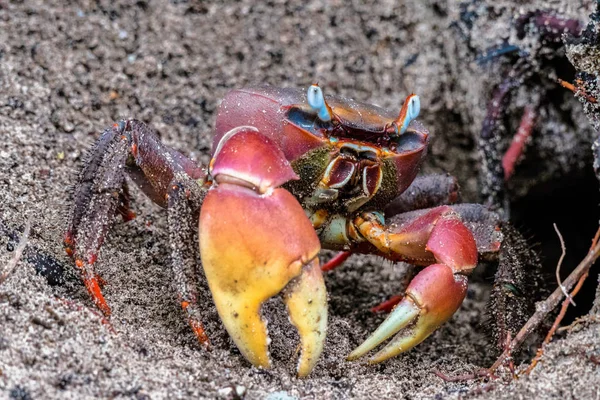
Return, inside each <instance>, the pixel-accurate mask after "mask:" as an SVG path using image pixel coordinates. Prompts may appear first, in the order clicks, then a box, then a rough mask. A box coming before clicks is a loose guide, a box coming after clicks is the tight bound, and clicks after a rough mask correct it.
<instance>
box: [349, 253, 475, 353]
mask: <svg viewBox="0 0 600 400" xmlns="http://www.w3.org/2000/svg"><path fill="white" fill-rule="evenodd" d="M466 293H467V277H466V276H464V275H458V274H454V272H453V271H452V269H451V268H450V267H448V266H447V265H444V264H433V265H430V266H429V267H427V268H425V269H423V270H422V271H421V272H419V273H418V274H417V276H415V277H414V278H413V280H412V281H411V283H410V285H409V286H408V288H407V289H406V296H405V297H404V299H403V300H402V301H401V302H400V303H399V304H398V305H397V306H396V308H394V310H393V311H392V312H391V314H390V315H389V316H388V317H387V319H386V320H385V321H383V323H382V324H381V325H380V326H379V328H377V330H376V331H375V332H373V334H372V335H371V336H370V337H369V338H368V339H367V340H365V342H364V343H363V344H361V345H360V346H359V347H358V348H356V349H355V350H354V351H353V352H352V353H351V354H350V355H349V356H348V360H355V359H357V358H359V357H361V356H363V355H364V354H366V353H367V352H369V351H371V350H372V349H374V348H375V347H377V346H378V345H380V344H381V343H383V341H385V340H386V339H388V338H390V337H391V336H393V335H394V334H396V333H397V332H399V331H401V330H402V329H403V328H407V330H408V332H400V333H398V335H397V336H396V337H395V338H394V339H393V340H392V341H391V342H390V343H389V344H388V345H387V346H386V347H384V348H383V349H382V350H381V351H380V352H378V353H377V354H375V355H374V356H373V357H372V358H371V359H370V360H369V363H372V364H375V363H378V362H382V361H385V360H387V359H388V358H391V357H394V356H396V355H398V354H400V353H402V352H405V351H407V350H409V349H411V348H413V347H414V346H416V345H417V344H419V343H421V342H422V341H423V340H425V338H427V337H428V336H429V335H431V333H433V332H434V331H435V330H436V329H437V328H438V327H439V326H440V325H442V324H443V323H444V322H446V321H447V320H448V319H450V317H451V316H452V315H453V314H454V313H455V312H456V310H458V308H459V307H460V305H461V304H462V301H463V300H464V298H465V295H466Z"/></svg>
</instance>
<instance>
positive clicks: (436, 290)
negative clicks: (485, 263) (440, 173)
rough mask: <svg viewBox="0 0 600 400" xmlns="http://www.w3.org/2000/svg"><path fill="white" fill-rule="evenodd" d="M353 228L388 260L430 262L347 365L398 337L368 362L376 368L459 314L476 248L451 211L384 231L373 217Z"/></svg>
mask: <svg viewBox="0 0 600 400" xmlns="http://www.w3.org/2000/svg"><path fill="white" fill-rule="evenodd" d="M354 225H355V227H356V229H357V230H358V232H359V233H360V235H362V236H363V237H364V238H365V239H366V240H367V241H369V242H370V243H372V244H373V245H375V246H376V247H377V248H378V249H379V250H380V251H381V252H382V253H383V254H384V255H386V256H387V257H388V258H391V259H402V260H405V261H408V262H411V263H414V264H421V265H423V264H425V265H427V264H430V263H432V264H431V265H429V266H428V267H426V268H425V269H423V270H422V271H420V272H419V273H418V274H417V275H416V276H415V277H414V278H413V280H412V281H411V283H410V284H409V285H408V288H407V289H406V293H405V296H404V299H403V300H402V301H401V302H400V303H399V304H398V305H397V306H396V308H395V309H394V310H393V311H392V313H391V314H390V315H389V316H388V318H387V319H386V320H385V321H384V322H383V323H382V324H381V325H380V326H379V328H378V329H377V330H376V331H375V332H374V333H373V334H372V335H371V336H370V337H369V338H368V339H367V340H366V341H365V342H364V343H363V344H362V345H360V346H359V347H358V348H357V349H356V350H354V351H353V352H352V353H351V354H350V355H349V356H348V359H349V360H354V359H357V358H359V357H362V356H363V355H365V354H366V353H367V352H369V351H371V350H372V349H374V348H375V347H377V346H378V345H380V344H381V343H383V341H385V340H386V339H388V338H390V337H392V336H394V335H396V336H395V337H394V338H393V339H392V341H391V342H390V343H389V344H388V345H387V346H386V347H384V348H383V349H382V350H381V351H379V352H378V353H377V354H376V355H375V356H373V357H372V358H371V359H370V360H369V362H370V363H378V362H381V361H384V360H387V359H388V358H390V357H393V356H395V355H397V354H400V353H402V352H405V351H407V350H409V349H411V348H412V347H414V346H416V345H417V344H419V343H421V342H422V341H423V340H425V338H427V337H428V336H429V335H430V334H431V333H433V332H434V331H435V330H436V329H437V328H438V327H439V326H440V325H441V324H443V323H444V322H446V321H447V320H448V319H450V317H451V316H452V315H453V314H454V312H455V311H456V310H458V308H459V307H460V305H461V303H462V301H463V299H464V297H465V295H466V292H467V275H468V274H469V273H470V272H471V270H472V269H473V268H475V266H476V265H477V245H476V243H475V239H474V237H473V234H472V233H471V231H470V230H469V229H468V228H467V227H466V226H465V225H464V224H463V222H462V221H461V220H460V217H459V216H458V214H456V213H454V212H453V211H452V209H451V208H450V207H447V206H442V207H438V208H434V209H432V210H430V211H429V212H427V213H426V214H424V215H422V216H420V217H418V218H416V219H415V220H413V221H410V222H407V223H406V224H404V225H401V226H394V225H390V226H387V227H386V226H383V225H382V224H381V223H380V222H379V220H378V218H377V217H374V216H371V215H369V214H364V215H363V216H361V217H358V218H357V219H356V220H355V222H354Z"/></svg>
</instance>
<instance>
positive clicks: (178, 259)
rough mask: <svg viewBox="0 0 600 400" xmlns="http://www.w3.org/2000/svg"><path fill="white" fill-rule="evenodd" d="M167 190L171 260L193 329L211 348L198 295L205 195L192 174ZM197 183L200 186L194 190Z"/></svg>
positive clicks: (184, 309)
mask: <svg viewBox="0 0 600 400" xmlns="http://www.w3.org/2000/svg"><path fill="white" fill-rule="evenodd" d="M178 180H179V181H178V182H176V183H175V182H174V183H173V184H172V185H171V188H170V189H169V192H168V194H167V197H168V198H167V215H168V222H169V223H168V225H169V242H170V243H171V262H172V266H173V277H174V283H175V288H176V291H177V297H178V299H179V303H180V305H181V308H182V309H183V311H184V313H185V314H186V317H187V320H188V323H189V325H190V327H191V328H192V331H193V332H194V334H195V335H196V337H197V338H198V341H199V342H200V344H201V345H202V346H204V347H205V348H208V347H209V346H210V341H209V339H208V335H207V334H206V331H205V329H204V325H203V324H202V320H201V307H200V305H199V302H198V299H199V296H198V289H197V288H198V279H197V278H196V277H197V276H198V275H199V272H200V271H199V270H198V264H197V262H196V255H197V254H198V247H197V244H196V243H195V241H194V230H195V226H194V225H195V224H196V221H197V218H198V216H197V214H198V210H199V209H200V203H201V200H202V197H203V195H204V193H203V192H199V191H198V190H197V188H198V185H196V184H195V183H194V182H189V180H190V179H189V177H188V179H186V177H185V176H180V177H179V179H178ZM194 187H195V188H196V190H194Z"/></svg>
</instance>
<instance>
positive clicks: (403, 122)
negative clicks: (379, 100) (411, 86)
mask: <svg viewBox="0 0 600 400" xmlns="http://www.w3.org/2000/svg"><path fill="white" fill-rule="evenodd" d="M420 111H421V100H420V99H419V96H417V95H416V94H411V95H409V96H408V97H407V98H406V100H404V104H403V105H402V108H401V109H400V115H398V119H397V120H396V126H397V129H398V134H399V135H402V134H403V133H404V132H406V129H407V128H408V125H409V124H410V123H411V121H412V120H414V119H416V118H417V117H418V116H419V112H420Z"/></svg>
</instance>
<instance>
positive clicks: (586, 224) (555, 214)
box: [511, 166, 600, 325]
mask: <svg viewBox="0 0 600 400" xmlns="http://www.w3.org/2000/svg"><path fill="white" fill-rule="evenodd" d="M599 219H600V191H599V184H598V181H597V179H596V177H595V176H594V174H593V171H592V168H591V166H590V168H587V169H586V170H585V172H584V173H581V174H578V175H575V176H567V177H565V178H563V179H559V180H556V181H553V182H552V183H551V184H545V185H542V187H539V188H536V189H534V190H532V191H531V192H529V193H528V194H527V196H525V197H523V198H522V199H519V200H518V201H515V202H514V203H513V204H512V205H511V221H512V222H513V223H514V224H515V226H516V227H518V228H519V230H521V231H522V232H523V233H524V234H525V236H526V237H528V239H529V240H530V242H531V243H532V244H533V245H534V246H535V248H536V249H537V250H539V253H540V256H541V260H542V264H543V266H544V271H545V273H546V275H547V281H548V289H549V290H554V289H555V288H556V287H557V282H556V277H555V272H556V266H557V263H558V260H559V258H560V255H561V245H560V241H559V238H558V236H557V234H556V232H555V230H554V227H553V226H552V224H553V223H556V225H557V227H558V229H559V230H560V232H561V234H562V236H563V238H564V241H565V246H566V250H567V251H566V255H565V258H564V260H563V263H562V266H561V274H560V275H561V280H564V279H565V278H566V277H567V276H568V275H569V273H570V272H571V271H572V270H573V269H575V268H576V267H577V265H578V264H579V262H580V261H581V260H582V259H583V258H584V257H585V255H586V254H587V252H588V251H589V249H590V246H591V243H592V238H593V237H594V235H595V234H596V231H597V230H598V221H599ZM597 282H598V267H597V265H596V266H594V267H592V269H591V271H590V275H589V277H588V278H587V279H586V281H585V283H584V285H583V287H582V288H581V290H580V292H579V293H578V294H577V295H576V296H575V298H574V301H575V303H576V307H573V306H570V307H569V309H568V311H567V314H566V316H565V319H564V320H563V322H562V325H566V324H569V323H571V322H572V321H573V320H574V319H575V318H577V317H580V316H582V315H585V314H587V313H588V312H589V311H590V308H591V307H592V304H593V301H594V297H595V294H596V286H597ZM561 303H562V302H561ZM557 309H559V307H557ZM551 322H552V321H550V323H551Z"/></svg>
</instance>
